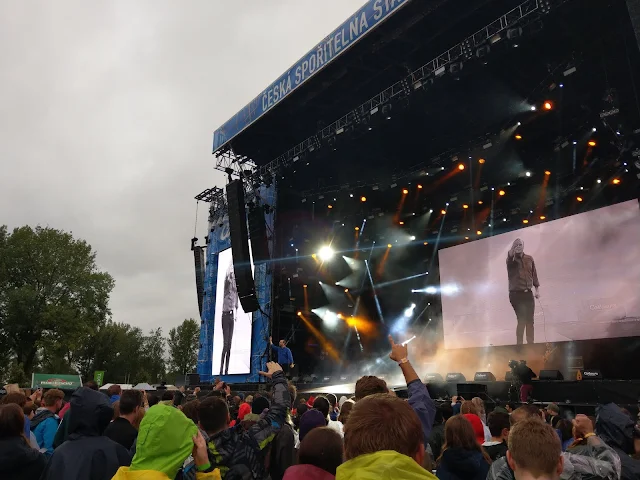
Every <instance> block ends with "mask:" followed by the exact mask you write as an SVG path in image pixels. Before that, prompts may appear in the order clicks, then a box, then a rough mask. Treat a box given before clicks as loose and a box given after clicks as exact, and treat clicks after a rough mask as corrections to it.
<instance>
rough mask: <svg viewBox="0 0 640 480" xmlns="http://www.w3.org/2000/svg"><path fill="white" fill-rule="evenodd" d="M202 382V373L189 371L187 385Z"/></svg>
mask: <svg viewBox="0 0 640 480" xmlns="http://www.w3.org/2000/svg"><path fill="white" fill-rule="evenodd" d="M199 383H200V374H199V373H188V374H187V385H188V386H190V387H191V386H193V385H198V384H199Z"/></svg>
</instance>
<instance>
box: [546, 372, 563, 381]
mask: <svg viewBox="0 0 640 480" xmlns="http://www.w3.org/2000/svg"><path fill="white" fill-rule="evenodd" d="M540 380H564V377H563V376H562V373H560V370H541V371H540Z"/></svg>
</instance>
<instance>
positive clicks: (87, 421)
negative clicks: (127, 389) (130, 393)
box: [40, 387, 131, 480]
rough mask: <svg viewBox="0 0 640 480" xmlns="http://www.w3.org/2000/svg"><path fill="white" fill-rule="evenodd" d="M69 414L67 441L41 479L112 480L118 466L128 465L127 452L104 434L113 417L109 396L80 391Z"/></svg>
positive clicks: (72, 403) (86, 390)
mask: <svg viewBox="0 0 640 480" xmlns="http://www.w3.org/2000/svg"><path fill="white" fill-rule="evenodd" d="M68 415H69V436H68V438H67V441H66V442H64V443H63V444H62V445H60V446H59V447H58V448H57V449H56V450H55V452H54V453H53V455H52V456H51V459H50V460H49V463H48V464H47V467H46V469H45V471H44V473H43V474H42V477H41V479H40V480H57V479H62V478H64V479H65V480H84V479H87V478H90V479H92V480H109V479H110V478H111V477H113V475H114V474H115V473H116V471H117V470H118V468H119V467H121V466H123V465H129V463H130V462H131V456H130V455H129V452H128V451H127V449H126V448H124V447H123V446H122V445H120V444H118V443H116V442H114V441H113V440H111V439H110V438H107V437H105V436H103V435H102V434H103V432H104V430H105V429H106V428H107V425H109V422H110V421H111V419H112V418H113V408H112V407H111V405H109V399H108V398H107V397H105V396H104V395H103V394H102V393H100V392H96V391H95V390H92V389H90V388H87V387H81V388H78V389H77V390H76V391H75V392H74V393H73V395H72V396H71V410H69V413H68Z"/></svg>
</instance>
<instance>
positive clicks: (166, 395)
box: [160, 390, 174, 406]
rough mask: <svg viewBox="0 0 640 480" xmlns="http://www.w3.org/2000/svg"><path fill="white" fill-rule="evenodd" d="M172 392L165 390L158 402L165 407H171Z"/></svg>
mask: <svg viewBox="0 0 640 480" xmlns="http://www.w3.org/2000/svg"><path fill="white" fill-rule="evenodd" d="M173 396H174V393H173V390H165V391H164V392H163V393H162V399H161V400H160V402H161V403H164V404H165V405H169V406H172V405H173Z"/></svg>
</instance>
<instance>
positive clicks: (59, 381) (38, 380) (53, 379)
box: [31, 373, 82, 390]
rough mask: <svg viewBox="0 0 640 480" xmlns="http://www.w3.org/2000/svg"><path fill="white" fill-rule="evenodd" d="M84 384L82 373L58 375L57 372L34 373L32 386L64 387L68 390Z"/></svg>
mask: <svg viewBox="0 0 640 480" xmlns="http://www.w3.org/2000/svg"><path fill="white" fill-rule="evenodd" d="M81 386H82V379H81V378H80V375H58V374H56V373H34V374H32V375H31V388H41V387H42V388H64V389H68V390H72V389H76V388H78V387H81Z"/></svg>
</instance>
